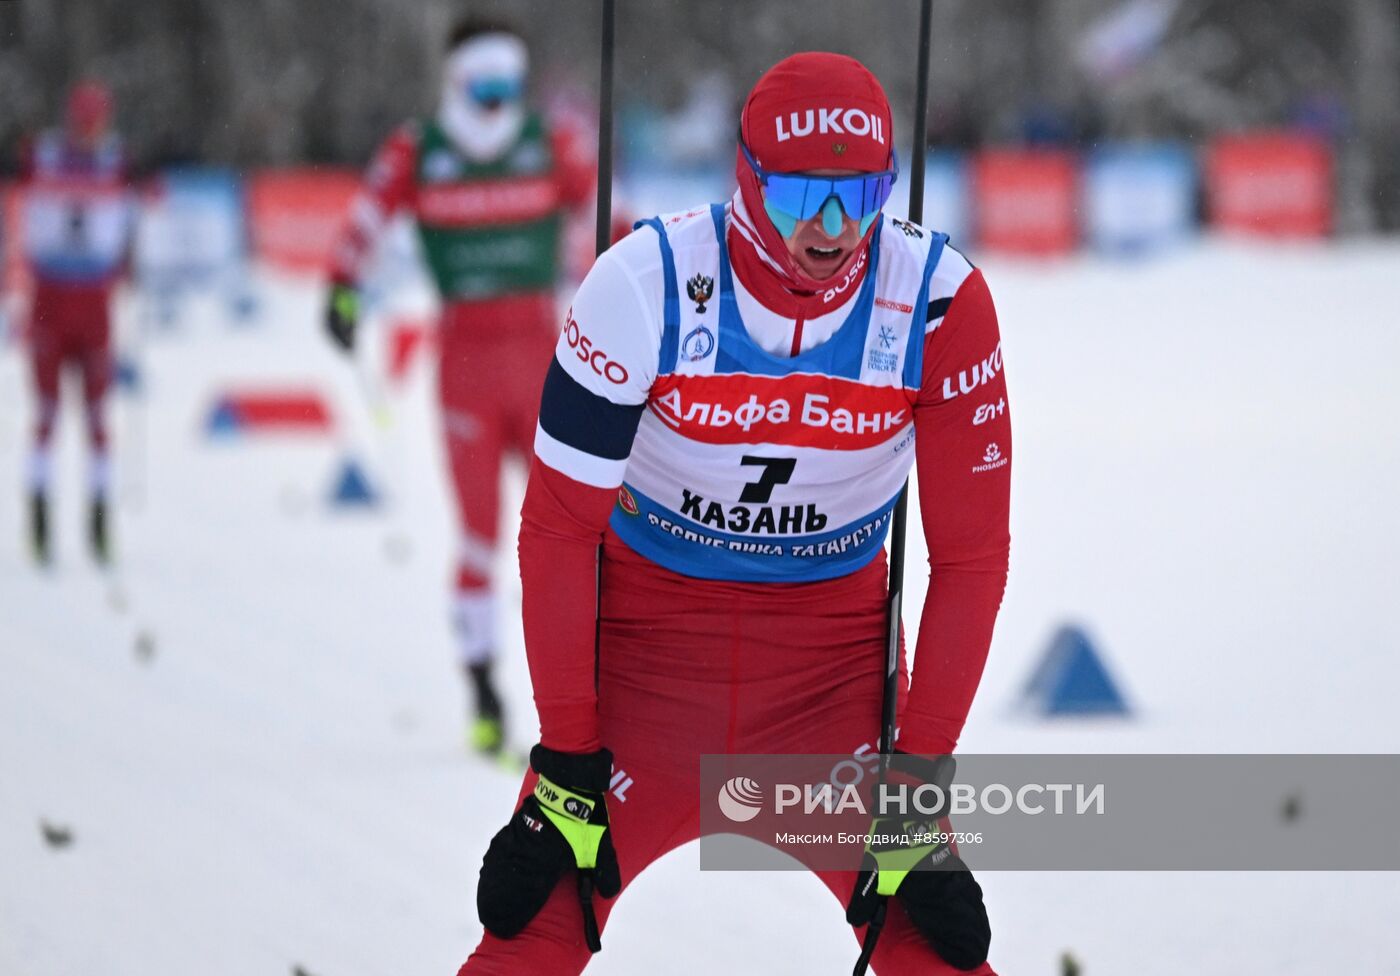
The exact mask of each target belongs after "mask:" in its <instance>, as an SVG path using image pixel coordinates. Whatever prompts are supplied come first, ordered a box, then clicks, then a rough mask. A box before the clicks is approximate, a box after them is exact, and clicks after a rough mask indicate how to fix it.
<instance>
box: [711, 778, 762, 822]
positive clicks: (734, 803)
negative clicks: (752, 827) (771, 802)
mask: <svg viewBox="0 0 1400 976" xmlns="http://www.w3.org/2000/svg"><path fill="white" fill-rule="evenodd" d="M762 806H763V789H762V787H760V786H759V785H758V784H757V783H755V782H754V781H753V780H751V779H749V778H748V777H747V776H735V777H734V778H733V779H731V780H730V781H729V782H727V783H725V784H724V785H723V786H721V787H720V788H719V809H720V813H723V814H724V815H725V816H726V817H728V818H729V819H730V820H733V821H734V822H735V823H747V822H748V821H750V820H752V819H753V818H754V817H756V816H758V812H759V810H760V809H761V808H762Z"/></svg>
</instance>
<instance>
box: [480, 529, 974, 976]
mask: <svg viewBox="0 0 1400 976" xmlns="http://www.w3.org/2000/svg"><path fill="white" fill-rule="evenodd" d="M885 573H886V569H885V562H884V559H883V558H878V559H876V560H875V562H873V563H872V564H871V565H869V566H867V567H865V568H864V569H862V570H860V571H858V572H856V573H853V574H851V575H850V576H846V577H844V578H841V579H837V580H829V581H826V582H821V583H808V584H799V585H772V584H752V583H730V582H720V581H711V580H700V579H693V578H690V577H685V576H680V575H677V574H675V573H672V572H669V571H667V570H665V569H662V568H661V567H659V566H657V565H656V564H655V563H652V562H650V561H649V560H646V559H644V558H642V557H641V556H638V555H636V554H635V553H633V552H632V551H631V550H629V549H627V548H626V546H625V545H623V544H622V542H621V541H620V540H618V539H617V537H616V536H614V535H612V534H611V533H609V534H608V537H607V540H606V542H605V546H604V563H603V600H602V608H601V625H602V626H601V637H600V643H599V661H598V711H599V718H600V721H601V726H602V741H603V744H604V745H606V746H607V747H608V748H610V749H611V750H612V751H613V756H614V770H615V771H616V772H620V773H623V774H625V779H624V780H623V781H622V782H623V783H626V781H627V780H630V783H627V784H626V787H625V791H623V794H622V796H620V797H619V796H618V795H617V793H618V790H619V786H620V784H618V785H615V786H614V790H613V793H612V794H611V795H610V796H609V797H608V812H609V816H610V817H611V822H612V828H611V829H612V835H613V843H614V844H615V846H616V848H617V856H618V863H619V866H620V867H621V871H622V883H623V891H622V894H621V895H619V897H626V894H627V886H628V885H629V884H630V883H631V881H632V879H633V878H635V877H637V875H638V874H640V873H641V872H642V871H643V870H645V869H646V867H647V865H649V864H651V863H652V862H653V861H655V860H656V859H657V858H659V857H661V856H662V855H663V854H665V853H667V852H668V851H670V850H673V849H674V848H676V847H679V846H680V845H682V844H684V843H686V842H687V841H692V840H695V839H696V838H697V837H698V836H699V833H700V812H699V803H700V756H701V755H702V754H706V753H709V754H714V753H739V754H743V753H767V754H782V753H793V754H828V753H829V754H841V755H849V754H851V753H852V752H854V751H855V750H856V749H857V748H859V747H860V746H861V745H862V744H866V743H869V744H871V745H872V747H873V746H874V744H875V743H876V741H877V740H878V737H879V725H880V700H881V690H882V685H883V681H882V672H883V670H884V635H885V589H886V586H885ZM907 685H908V682H907V680H906V676H905V674H904V672H903V668H902V667H901V674H900V687H901V692H900V697H901V698H903V695H904V689H906V688H907ZM614 779H615V780H616V779H617V776H616V773H615V775H614ZM533 788H534V776H533V774H527V776H526V778H525V781H524V783H523V784H522V786H521V797H522V798H523V797H524V796H525V795H526V794H527V793H528V792H529V791H530V790H532V789H533ZM502 812H503V813H504V811H502ZM817 876H818V877H819V878H820V879H821V881H822V883H823V884H825V885H826V886H827V888H828V889H830V891H831V893H832V894H833V895H834V896H835V898H836V903H835V904H833V905H832V911H831V914H830V916H825V917H822V918H820V919H813V920H812V924H813V925H824V926H825V925H844V924H845V921H844V917H843V915H844V906H845V903H846V901H847V899H848V898H849V897H850V894H851V890H852V887H853V885H854V883H855V872H854V871H826V872H817ZM594 903H595V906H596V908H597V911H598V921H599V924H600V925H605V924H606V921H607V916H608V912H609V909H610V908H611V906H612V905H613V904H615V900H614V901H612V902H609V901H604V900H603V899H601V898H599V897H597V896H595V898H594ZM681 921H683V920H678V922H681ZM686 924H690V925H693V926H696V927H697V937H701V936H703V937H706V938H710V937H713V938H717V939H722V938H724V933H723V932H708V931H705V930H704V928H703V927H704V925H705V921H704V919H691V920H688V922H687V923H686ZM863 934H864V930H863V929H860V930H857V931H856V932H855V935H856V936H857V937H861V936H863ZM604 951H606V949H605V950H604ZM857 951H858V947H857V943H853V944H852V951H851V960H850V962H851V963H854V960H855V956H856V953H857ZM589 958H590V954H589V951H588V948H587V946H586V945H585V944H584V941H583V928H582V922H581V914H580V909H579V904H578V895H577V892H576V888H575V879H574V877H573V875H572V873H570V874H566V876H565V877H564V878H563V879H562V880H561V882H560V884H559V885H558V887H556V888H555V890H554V893H553V894H552V895H551V897H550V899H549V901H548V902H547V903H546V904H545V907H544V908H543V910H541V912H540V914H539V915H537V916H536V917H535V919H534V920H533V921H532V922H531V923H530V924H529V925H528V926H527V927H526V928H525V930H524V931H523V932H522V933H521V934H520V935H518V936H516V937H515V938H514V939H509V940H503V939H498V938H496V937H494V936H492V935H490V934H489V933H488V934H486V935H485V936H484V937H483V938H482V940H481V943H480V945H478V946H477V949H476V951H475V952H474V953H473V954H472V956H471V958H470V959H468V960H467V962H466V964H465V965H463V966H462V968H461V971H460V974H459V976H488V974H490V976H522V974H534V973H540V974H545V973H548V974H551V976H554V974H559V976H563V974H570V973H578V972H581V971H582V970H583V968H584V966H585V965H587V963H588V961H589ZM872 968H873V969H874V970H875V972H876V973H878V974H879V976H906V974H914V973H919V974H933V976H955V974H958V973H961V972H963V971H962V970H955V969H953V968H952V967H951V966H949V965H948V964H947V963H945V962H943V961H942V960H941V959H940V958H939V957H938V956H937V955H936V954H935V953H934V952H933V950H932V949H931V948H929V946H928V944H927V943H926V942H925V941H924V939H923V937H922V936H920V935H919V933H918V932H916V931H915V930H914V928H913V926H912V925H911V924H910V922H909V920H908V918H907V916H906V915H905V914H904V912H903V911H902V909H901V908H900V907H899V904H898V900H897V899H893V900H891V903H890V915H889V920H888V922H887V923H886V926H885V930H884V932H883V934H882V935H881V937H880V942H879V948H878V949H877V951H876V953H875V958H874V960H873V964H872ZM973 972H975V973H976V974H978V976H991V974H992V969H991V967H990V966H988V965H986V964H984V965H983V966H982V967H981V968H979V969H977V970H974V971H973Z"/></svg>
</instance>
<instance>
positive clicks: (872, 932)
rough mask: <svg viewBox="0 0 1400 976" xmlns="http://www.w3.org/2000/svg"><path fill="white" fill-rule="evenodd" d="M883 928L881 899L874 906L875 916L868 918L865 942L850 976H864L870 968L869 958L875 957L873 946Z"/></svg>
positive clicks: (883, 903)
mask: <svg viewBox="0 0 1400 976" xmlns="http://www.w3.org/2000/svg"><path fill="white" fill-rule="evenodd" d="M884 927H885V899H884V898H881V899H880V903H879V904H878V905H876V906H875V914H874V915H872V916H871V917H870V924H869V925H867V926H866V927H865V941H864V942H862V943H861V946H860V958H859V959H857V960H856V968H855V971H854V972H853V973H852V974H851V976H865V971H866V970H867V969H869V968H870V957H871V956H873V955H875V944H876V943H877V942H879V941H880V931H881V930H882V929H883V928H884Z"/></svg>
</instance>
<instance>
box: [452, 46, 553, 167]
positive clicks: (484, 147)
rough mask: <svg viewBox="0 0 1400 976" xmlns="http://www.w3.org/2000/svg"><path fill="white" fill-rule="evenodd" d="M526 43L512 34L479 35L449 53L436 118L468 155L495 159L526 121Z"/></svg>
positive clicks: (474, 158) (454, 142) (515, 136)
mask: <svg viewBox="0 0 1400 976" xmlns="http://www.w3.org/2000/svg"><path fill="white" fill-rule="evenodd" d="M529 68H530V60H529V53H528V52H527V51H526V49H525V42H524V41H522V40H521V39H520V38H518V37H515V36H514V35H512V34H481V35H478V36H477V37H473V38H472V39H471V40H469V41H466V42H465V43H463V44H461V45H460V46H458V47H457V48H456V49H455V50H454V51H453V52H452V53H451V54H449V55H448V57H447V65H446V67H445V68H444V70H443V77H442V102H441V104H440V105H439V106H438V122H439V124H441V125H442V128H443V130H444V131H445V132H446V133H447V135H448V137H449V138H450V139H451V140H452V142H453V144H454V145H456V146H457V148H458V149H460V150H461V151H462V153H463V154H464V155H465V156H467V158H469V159H473V160H478V161H484V160H490V159H495V158H496V157H498V156H500V155H501V154H502V153H503V152H504V151H505V150H506V149H507V148H509V147H510V146H511V144H512V143H514V142H515V140H516V138H517V137H518V136H519V135H520V130H521V127H522V126H523V125H524V124H525V103H524V90H525V75H526V73H527V72H528V71H529Z"/></svg>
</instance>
